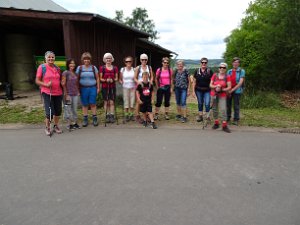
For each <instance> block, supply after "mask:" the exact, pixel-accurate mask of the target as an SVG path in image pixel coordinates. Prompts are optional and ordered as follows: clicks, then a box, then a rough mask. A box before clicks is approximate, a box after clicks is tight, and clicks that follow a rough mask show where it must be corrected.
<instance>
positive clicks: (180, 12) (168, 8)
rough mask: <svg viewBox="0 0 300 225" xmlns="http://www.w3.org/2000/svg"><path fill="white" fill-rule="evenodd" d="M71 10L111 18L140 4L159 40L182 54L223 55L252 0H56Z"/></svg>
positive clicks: (163, 44)
mask: <svg viewBox="0 0 300 225" xmlns="http://www.w3.org/2000/svg"><path fill="white" fill-rule="evenodd" d="M54 2H56V3H57V4H59V5H61V6H62V7H64V8H66V9H67V10H69V11H71V12H91V13H97V14H100V15H102V16H105V17H108V18H114V17H115V11H116V10H123V11H124V15H125V17H126V16H130V14H131V12H132V10H133V9H134V8H136V7H143V8H145V9H146V10H147V11H148V15H149V18H150V19H152V20H153V21H154V23H155V26H156V30H157V31H158V32H159V37H160V38H159V39H158V40H156V41H155V43H157V44H159V45H161V46H162V47H164V48H167V49H169V50H171V51H174V52H176V53H177V54H178V58H184V59H200V58H201V57H204V56H205V57H208V58H210V59H213V58H221V57H222V54H223V52H224V51H225V43H224V41H223V40H224V38H225V37H227V36H228V35H229V34H230V32H231V31H232V30H233V29H235V28H236V27H238V26H239V24H240V22H241V19H242V18H243V17H244V16H245V11H246V9H247V8H248V5H249V3H250V0H226V1H222V0H207V1H203V0H184V1H176V2H175V1H163V0H147V1H146V0H130V1H128V0H123V1H122V0H102V1H100V0H54Z"/></svg>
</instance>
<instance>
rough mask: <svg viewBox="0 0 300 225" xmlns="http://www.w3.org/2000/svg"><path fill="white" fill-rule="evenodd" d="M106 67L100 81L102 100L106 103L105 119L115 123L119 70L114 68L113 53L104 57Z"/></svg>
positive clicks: (101, 72) (101, 71)
mask: <svg viewBox="0 0 300 225" xmlns="http://www.w3.org/2000/svg"><path fill="white" fill-rule="evenodd" d="M103 62H104V63H105V65H103V66H101V67H100V69H99V72H100V81H101V83H102V90H101V92H102V98H103V101H104V111H105V114H106V115H105V119H106V122H107V123H114V122H115V104H114V103H115V99H116V84H115V82H116V81H118V73H119V71H118V68H117V67H116V66H113V65H112V63H113V62H114V57H113V55H112V54H111V53H109V52H108V53H105V54H104V56H103Z"/></svg>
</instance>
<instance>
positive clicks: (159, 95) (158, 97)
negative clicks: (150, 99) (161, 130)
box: [155, 88, 164, 119]
mask: <svg viewBox="0 0 300 225" xmlns="http://www.w3.org/2000/svg"><path fill="white" fill-rule="evenodd" d="M163 94H164V91H163V89H161V88H158V89H157V92H156V104H155V107H156V108H155V115H156V116H158V113H159V110H160V107H161V104H162V100H163ZM156 119H158V118H156Z"/></svg>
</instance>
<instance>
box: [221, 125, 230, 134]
mask: <svg viewBox="0 0 300 225" xmlns="http://www.w3.org/2000/svg"><path fill="white" fill-rule="evenodd" d="M222 130H223V131H224V132H226V133H231V131H230V129H229V128H228V126H224V127H223V128H222Z"/></svg>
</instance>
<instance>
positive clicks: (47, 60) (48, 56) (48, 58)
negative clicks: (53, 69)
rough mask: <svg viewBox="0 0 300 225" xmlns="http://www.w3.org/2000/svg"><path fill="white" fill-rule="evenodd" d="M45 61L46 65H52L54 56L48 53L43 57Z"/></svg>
mask: <svg viewBox="0 0 300 225" xmlns="http://www.w3.org/2000/svg"><path fill="white" fill-rule="evenodd" d="M45 59H46V63H48V64H53V63H54V61H55V55H54V54H52V53H50V54H48V55H47V56H46V57H45Z"/></svg>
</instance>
